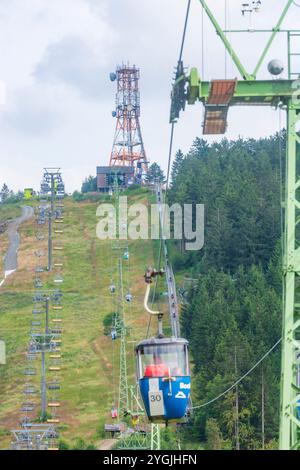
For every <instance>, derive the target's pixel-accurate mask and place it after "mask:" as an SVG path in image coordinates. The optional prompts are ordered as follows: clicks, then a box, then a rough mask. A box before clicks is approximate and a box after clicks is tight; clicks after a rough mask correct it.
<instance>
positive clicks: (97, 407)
mask: <svg viewBox="0 0 300 470" xmlns="http://www.w3.org/2000/svg"><path fill="white" fill-rule="evenodd" d="M133 193H134V194H130V193H128V197H129V200H133V201H134V202H141V201H146V199H147V194H146V192H142V193H140V192H135V191H134V192H133ZM65 205H66V216H65V228H64V234H63V235H61V239H59V241H60V242H61V243H62V244H63V245H64V251H63V256H64V270H63V277H64V283H63V284H62V290H63V292H64V298H63V311H62V317H63V338H62V339H63V343H62V371H61V384H62V391H61V438H62V439H63V440H64V442H66V443H68V444H69V445H70V446H73V445H74V444H75V442H76V440H77V439H79V438H81V439H83V440H84V441H85V442H86V443H87V444H93V443H96V442H97V441H99V439H100V438H101V437H102V434H103V433H102V429H103V426H104V423H105V421H107V420H109V417H110V408H111V405H112V403H113V400H114V397H113V395H114V388H115V394H116V396H117V394H118V390H117V382H118V347H119V346H118V342H115V343H114V348H115V351H114V361H113V351H112V342H111V340H110V339H109V338H108V337H107V336H105V335H104V333H103V320H104V318H105V317H106V316H107V315H109V314H110V313H111V312H112V311H113V310H114V305H113V304H112V301H111V295H110V293H109V285H110V282H111V278H112V276H113V278H114V281H115V282H117V274H116V269H117V258H118V253H117V251H116V250H112V245H113V243H112V242H111V241H101V240H99V239H98V238H97V237H96V224H97V217H96V209H97V205H98V203H97V202H87V201H84V202H82V203H76V202H74V201H73V200H72V199H71V198H68V199H67V200H66V204H65ZM0 214H1V212H0ZM20 234H21V239H22V244H21V247H20V251H19V257H20V270H19V271H18V272H17V273H15V275H14V276H13V277H12V278H11V279H9V280H8V282H7V284H5V285H4V286H3V288H1V289H0V305H1V307H0V336H1V339H2V338H3V339H5V341H6V343H7V365H6V366H2V367H1V368H0V396H1V403H0V423H1V425H0V448H1V449H5V448H7V446H8V445H9V441H10V436H9V434H7V432H8V431H9V429H11V428H12V427H15V426H18V421H19V417H20V412H19V409H20V404H21V402H22V399H23V397H22V387H23V385H24V383H25V377H24V376H23V375H22V371H23V369H24V367H25V365H26V361H25V356H24V352H25V349H26V345H27V343H28V332H29V329H30V322H31V316H32V315H31V310H32V302H31V299H32V292H33V290H34V288H33V279H34V272H33V267H34V264H35V263H36V260H35V257H34V254H33V253H34V251H35V250H36V249H37V246H36V240H35V238H34V229H33V221H30V222H27V223H26V224H24V225H23V226H22V227H21V230H20ZM127 244H128V245H129V250H130V261H129V262H124V284H125V292H126V290H127V287H129V286H130V289H131V291H132V293H133V296H134V300H133V302H132V303H131V304H130V305H129V304H127V305H126V319H127V324H128V326H130V327H131V330H130V331H131V334H130V337H128V369H129V376H130V379H131V381H132V383H133V379H134V358H133V349H134V344H135V343H136V342H138V341H139V340H141V339H143V337H144V336H145V333H146V329H147V324H148V316H147V315H146V313H145V312H144V309H143V297H144V279H143V274H144V271H145V267H146V266H148V265H153V263H154V262H153V243H152V242H151V241H145V240H137V241H129V243H127V242H123V247H125V246H127ZM44 264H46V259H44ZM53 277H54V273H53V275H52V274H51V273H44V274H43V275H42V278H43V281H44V283H45V284H44V286H45V289H48V288H49V289H50V288H55V284H54V283H53ZM162 288H163V286H162ZM129 307H130V308H129ZM153 323H154V322H153ZM36 366H37V367H38V368H39V367H40V360H37V362H36ZM38 380H39V376H37V379H36V383H37V385H38ZM114 384H115V387H114ZM37 405H38V406H37V409H38V408H39V402H38V401H37Z"/></svg>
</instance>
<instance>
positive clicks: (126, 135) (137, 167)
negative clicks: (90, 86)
mask: <svg viewBox="0 0 300 470" xmlns="http://www.w3.org/2000/svg"><path fill="white" fill-rule="evenodd" d="M139 79H140V70H139V69H138V68H136V66H135V65H133V66H129V65H122V66H118V67H117V70H116V72H113V73H111V74H110V80H111V81H112V82H115V81H116V82H117V94H116V109H115V110H114V111H113V112H112V116H113V117H115V118H116V119H117V123H116V131H115V136H114V143H113V148H112V152H111V155H110V162H109V166H129V167H133V168H134V174H135V179H136V181H137V182H141V181H142V178H143V175H145V173H147V171H148V162H147V158H146V152H145V148H144V142H143V138H142V133H141V126H140V119H139V118H140V91H139Z"/></svg>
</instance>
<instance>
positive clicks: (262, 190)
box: [169, 135, 285, 449]
mask: <svg viewBox="0 0 300 470" xmlns="http://www.w3.org/2000/svg"><path fill="white" fill-rule="evenodd" d="M284 137H285V136H284V135H281V136H279V135H276V136H273V137H270V138H265V139H260V140H258V141H255V140H252V139H251V140H242V139H240V140H238V141H228V140H226V139H224V140H222V142H220V143H214V144H212V145H208V144H207V142H206V141H205V140H203V139H196V140H195V142H194V144H193V146H192V148H191V150H190V152H189V153H188V154H187V155H183V153H182V152H181V151H178V152H177V155H176V158H175V160H174V164H173V168H172V184H171V189H170V192H169V203H174V202H179V203H182V204H184V203H203V204H204V205H205V244H204V247H203V249H202V250H201V251H198V252H196V251H195V252H181V251H180V250H177V249H174V247H173V250H172V251H173V263H174V268H175V269H176V271H177V272H178V271H180V270H182V271H184V272H185V273H187V274H188V275H189V277H192V278H196V279H199V281H198V282H197V283H196V284H193V286H192V288H190V289H189V291H188V292H187V295H186V305H185V306H184V308H183V312H182V335H183V336H185V337H186V338H187V339H188V340H189V341H190V351H191V356H192V363H193V372H194V373H193V401H194V403H193V404H194V405H196V404H201V403H205V402H208V401H209V400H211V399H213V398H214V397H216V396H218V395H219V394H220V393H222V392H223V391H225V390H226V389H227V388H228V387H230V386H231V385H232V384H234V383H235V381H236V379H238V378H239V377H241V376H242V375H243V374H244V373H245V372H247V371H248V370H249V369H250V368H251V367H252V366H253V365H254V364H255V363H256V362H257V361H258V360H259V359H260V358H261V357H262V356H263V355H264V354H265V353H266V352H267V351H268V350H269V349H270V348H271V347H272V346H273V345H274V344H275V343H276V341H278V340H279V339H280V336H281V295H282V292H281V288H282V287H281V286H282V283H281V242H280V240H281V227H282V217H281V203H280V202H281V197H282V195H281V186H282V179H283V178H284V175H283V174H282V171H283V170H282V168H284V162H282V161H280V160H281V159H282V158H284V154H285V148H284V146H285V143H284V142H285V138H284ZM174 243H175V242H174ZM171 248H172V247H171ZM176 248H177V247H176ZM262 398H263V400H262ZM279 400H280V346H278V347H277V348H276V349H275V350H274V352H272V353H271V354H270V355H269V356H268V357H267V358H266V359H265V360H264V361H263V362H262V364H261V365H259V366H258V367H257V368H256V369H255V370H254V371H253V372H252V373H251V374H250V375H249V376H248V377H247V378H246V379H245V380H243V381H242V382H241V383H240V384H239V386H238V388H234V389H233V390H232V391H230V392H229V393H227V394H226V395H225V396H223V397H222V398H220V399H219V400H216V401H215V402H213V403H212V404H210V405H209V406H205V407H203V408H199V409H196V410H195V411H194V413H193V417H192V422H191V423H192V424H191V429H189V430H188V436H189V439H191V438H193V439H194V440H197V441H199V440H201V441H204V442H205V441H206V443H207V447H208V448H229V449H234V448H241V449H260V448H263V447H264V448H274V447H276V445H277V438H278V422H279ZM263 416H264V419H262V417H263ZM263 425H264V432H262V429H263Z"/></svg>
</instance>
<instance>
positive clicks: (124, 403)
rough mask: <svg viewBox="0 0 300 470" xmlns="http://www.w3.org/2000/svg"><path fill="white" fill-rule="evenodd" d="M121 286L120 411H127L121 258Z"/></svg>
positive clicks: (119, 293)
mask: <svg viewBox="0 0 300 470" xmlns="http://www.w3.org/2000/svg"><path fill="white" fill-rule="evenodd" d="M118 270H119V281H118V282H119V286H118V287H119V288H118V295H119V299H118V303H119V307H118V310H119V312H118V313H119V315H120V317H121V322H122V328H121V337H120V339H121V343H120V381H119V413H126V412H127V411H128V409H129V398H128V379H127V359H126V325H125V312H124V290H123V269H122V260H121V258H119V266H118Z"/></svg>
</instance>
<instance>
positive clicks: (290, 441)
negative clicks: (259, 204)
mask: <svg viewBox="0 0 300 470" xmlns="http://www.w3.org/2000/svg"><path fill="white" fill-rule="evenodd" d="M298 101H299V100H296V99H295V100H293V99H291V100H289V102H288V107H287V108H288V109H287V113H288V116H287V159H286V187H285V191H286V196H285V234H284V258H283V276H284V277H283V288H284V294H283V322H282V325H283V332H282V365H281V371H282V372H281V410H280V439H279V447H280V449H281V450H291V449H299V448H300V439H299V438H300V435H299V432H300V419H299V418H300V414H299V405H300V387H299V386H300V383H299V374H298V369H299V364H300V277H299V276H300V226H299V222H300V177H299V159H300V136H299V134H298V133H297V130H298V129H299V124H300V103H299V102H298Z"/></svg>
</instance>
